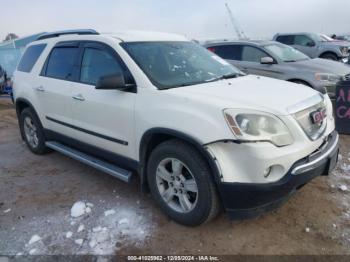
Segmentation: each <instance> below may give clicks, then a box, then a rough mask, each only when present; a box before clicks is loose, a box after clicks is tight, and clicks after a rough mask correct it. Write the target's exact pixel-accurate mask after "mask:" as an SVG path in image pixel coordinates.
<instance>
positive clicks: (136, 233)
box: [88, 208, 152, 255]
mask: <svg viewBox="0 0 350 262" xmlns="http://www.w3.org/2000/svg"><path fill="white" fill-rule="evenodd" d="M99 224H100V226H97V227H95V228H93V229H92V231H90V232H89V235H88V239H89V243H88V245H89V248H90V250H91V252H92V253H93V254H95V255H107V254H113V253H114V252H115V251H116V250H115V249H116V246H119V247H120V245H121V244H123V243H124V242H127V244H128V245H132V246H134V247H141V245H142V243H143V242H144V241H145V240H146V238H147V237H148V236H149V235H150V233H151V229H152V226H151V223H150V221H148V220H147V219H145V217H144V216H142V215H141V214H138V212H137V211H136V210H134V209H129V208H118V211H117V212H115V213H113V214H110V215H108V216H100V219H99ZM101 225H102V226H101ZM97 229H98V230H97Z"/></svg>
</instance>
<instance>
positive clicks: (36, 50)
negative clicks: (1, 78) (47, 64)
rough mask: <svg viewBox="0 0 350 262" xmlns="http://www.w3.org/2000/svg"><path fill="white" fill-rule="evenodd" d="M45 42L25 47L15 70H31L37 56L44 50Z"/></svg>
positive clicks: (27, 71) (28, 71)
mask: <svg viewBox="0 0 350 262" xmlns="http://www.w3.org/2000/svg"><path fill="white" fill-rule="evenodd" d="M45 47H46V44H40V45H32V46H29V47H28V48H27V50H26V51H25V53H24V54H23V56H22V59H21V61H20V62H19V64H18V67H17V70H18V71H21V72H26V73H30V71H32V69H33V67H34V65H35V63H36V61H38V58H39V56H40V55H41V53H42V52H43V51H44V49H45Z"/></svg>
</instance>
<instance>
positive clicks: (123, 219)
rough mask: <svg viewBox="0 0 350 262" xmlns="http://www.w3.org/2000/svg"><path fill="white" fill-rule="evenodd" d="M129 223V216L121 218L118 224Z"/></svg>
mask: <svg viewBox="0 0 350 262" xmlns="http://www.w3.org/2000/svg"><path fill="white" fill-rule="evenodd" d="M128 224H129V219H127V218H122V219H120V220H119V222H118V225H120V226H121V225H128Z"/></svg>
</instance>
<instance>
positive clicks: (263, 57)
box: [204, 41, 350, 98]
mask: <svg viewBox="0 0 350 262" xmlns="http://www.w3.org/2000/svg"><path fill="white" fill-rule="evenodd" d="M204 46H205V47H206V48H207V49H209V50H210V51H212V52H214V53H215V54H217V55H218V56H220V57H222V58H223V59H225V60H226V61H227V62H229V63H231V64H232V65H234V66H236V67H238V68H239V69H240V70H241V71H243V72H244V73H247V74H254V75H261V76H267V77H272V78H277V79H281V80H287V81H290V82H295V83H298V84H304V85H307V86H310V87H312V88H314V89H316V90H318V91H320V92H324V89H325V88H326V90H327V91H328V94H329V96H330V97H331V98H334V97H335V86H336V83H337V82H338V81H339V80H340V79H341V78H342V77H344V76H346V75H349V74H350V67H349V66H347V65H344V64H342V63H338V62H334V61H329V60H325V59H319V58H316V59H311V58H309V57H308V56H306V55H305V54H303V53H301V52H299V51H298V50H296V49H294V48H292V47H290V46H287V45H283V44H281V43H278V42H274V41H233V42H225V41H224V42H210V43H206V44H204Z"/></svg>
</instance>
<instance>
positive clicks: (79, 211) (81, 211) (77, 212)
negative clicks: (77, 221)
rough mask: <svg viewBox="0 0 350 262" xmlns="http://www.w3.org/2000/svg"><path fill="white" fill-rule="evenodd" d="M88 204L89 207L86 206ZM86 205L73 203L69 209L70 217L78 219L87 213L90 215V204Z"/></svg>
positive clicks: (80, 202)
mask: <svg viewBox="0 0 350 262" xmlns="http://www.w3.org/2000/svg"><path fill="white" fill-rule="evenodd" d="M88 204H89V206H88ZM88 204H86V203H85V202H82V201H78V202H76V203H74V205H73V206H72V208H71V211H70V215H71V216H72V217H80V216H82V215H85V214H87V213H91V207H90V206H91V203H88Z"/></svg>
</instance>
